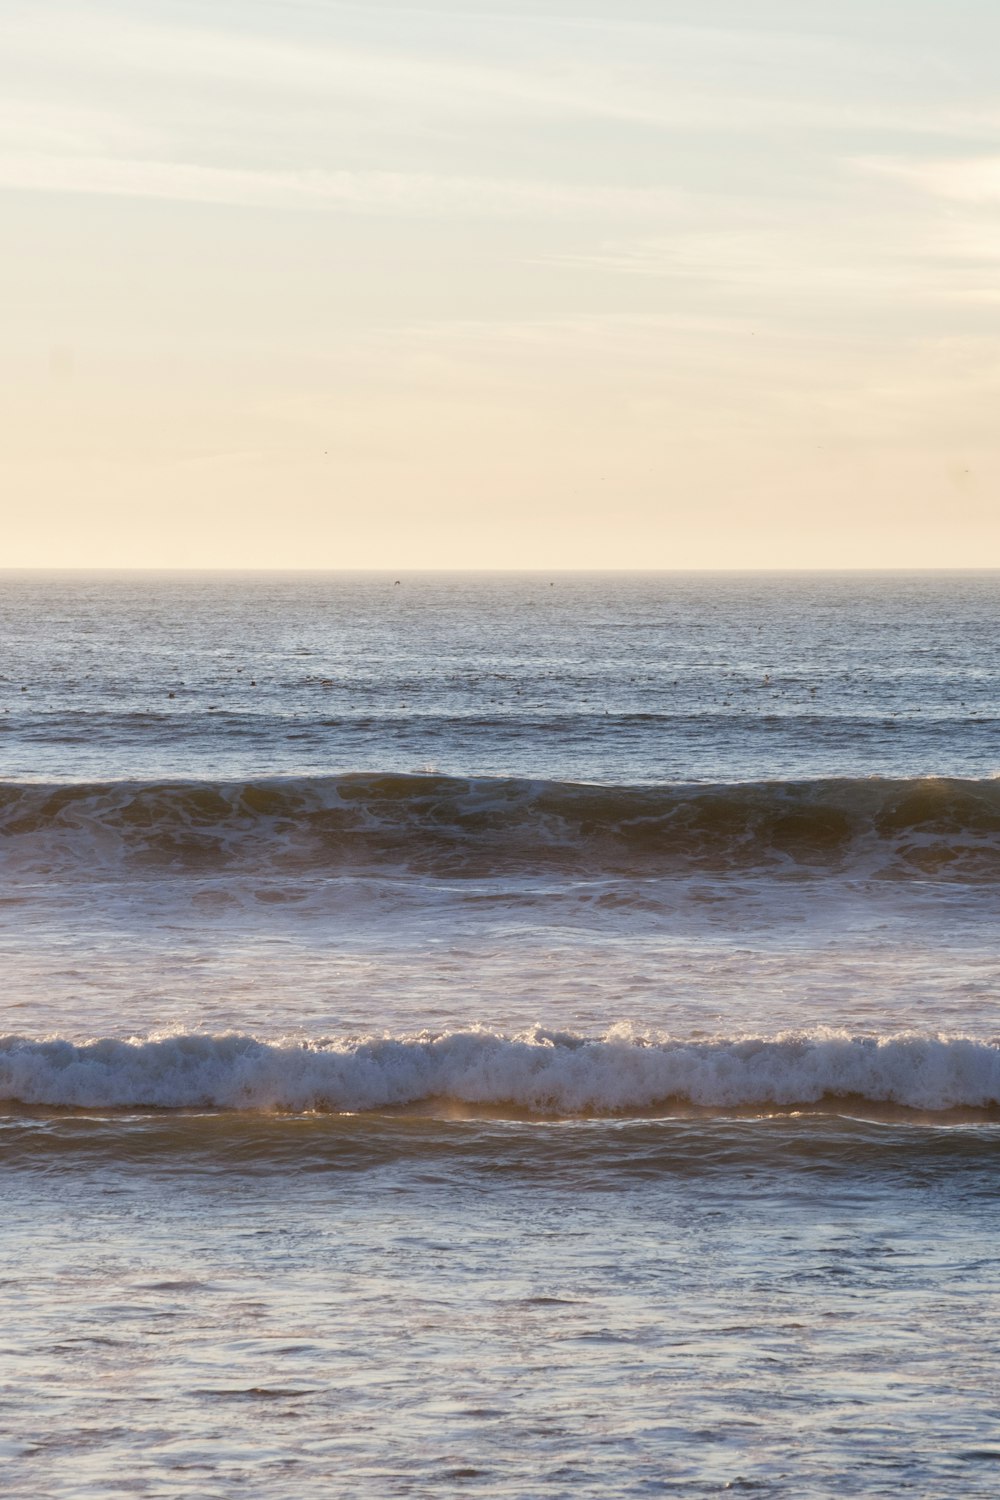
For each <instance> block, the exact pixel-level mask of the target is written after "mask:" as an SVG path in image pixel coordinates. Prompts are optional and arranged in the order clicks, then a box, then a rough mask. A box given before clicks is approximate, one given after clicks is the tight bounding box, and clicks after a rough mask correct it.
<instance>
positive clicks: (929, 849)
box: [0, 773, 1000, 880]
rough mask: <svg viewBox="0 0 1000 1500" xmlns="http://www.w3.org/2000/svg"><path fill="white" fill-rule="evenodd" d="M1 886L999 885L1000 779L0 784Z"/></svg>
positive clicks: (385, 778) (419, 778)
mask: <svg viewBox="0 0 1000 1500" xmlns="http://www.w3.org/2000/svg"><path fill="white" fill-rule="evenodd" d="M0 859H2V860H3V862H4V866H5V868H6V869H7V870H8V871H9V872H14V873H16V872H18V871H24V872H28V873H35V874H37V873H42V874H60V873H66V872H72V871H74V870H75V871H77V872H82V873H85V874H90V873H91V872H101V871H104V872H107V873H133V872H136V871H141V870H144V869H149V870H155V871H162V870H176V871H189V872H206V871H207V872H214V871H220V870H225V869H229V868H234V869H238V868H247V867H250V868H255V869H262V868H266V869H268V870H273V871H276V872H284V871H287V872H296V873H301V872H307V871H319V872H324V871H331V872H336V871H340V870H345V869H347V870H350V869H355V868H384V867H387V866H391V867H393V868H399V869H405V870H411V871H415V872H418V873H420V872H430V873H435V874H445V875H474V876H482V875H489V874H493V873H505V872H523V871H531V870H536V869H537V870H543V871H544V870H549V869H564V870H568V871H572V872H579V873H585V874H587V873H593V874H600V873H601V872H609V873H620V872H622V873H630V872H633V871H634V872H642V873H647V872H652V873H656V872H662V873H671V872H675V871H677V872H685V871H699V870H705V871H726V870H739V871H743V870H747V871H751V870H763V871H768V872H779V873H795V872H811V871H819V872H825V871H845V872H858V873H870V874H873V875H882V876H887V877H890V878H901V877H907V876H910V877H918V878H934V879H959V880H965V879H969V880H977V879H993V878H996V877H997V876H1000V781H998V780H985V781H971V780H970V781H963V780H956V779H946V778H925V779H919V780H882V779H879V778H874V777H873V778H868V779H843V780H825V781H790V782H753V783H733V784H721V785H713V786H704V785H673V786H637V787H614V786H598V785H585V784H574V783H566V782H552V781H524V780H513V779H510V780H504V779H489V778H484V779H464V778H456V777H447V776H441V775H429V774H428V775H413V776H405V775H375V774H367V773H366V774H354V775H343V776H330V777H303V778H283V779H277V778H276V779H271V780H259V781H245V782H217V783H212V782H162V783H155V782H108V783H94V784H84V785H40V784H31V783H6V784H2V785H0Z"/></svg>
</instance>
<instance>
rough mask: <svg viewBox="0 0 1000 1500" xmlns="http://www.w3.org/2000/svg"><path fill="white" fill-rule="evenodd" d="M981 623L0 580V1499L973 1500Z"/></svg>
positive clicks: (535, 596)
mask: <svg viewBox="0 0 1000 1500" xmlns="http://www.w3.org/2000/svg"><path fill="white" fill-rule="evenodd" d="M998 615H1000V574H995V573H989V572H983V573H962V574H944V573H922V574H902V573H897V574H872V573H866V574H832V573H831V574H811V575H805V574H774V575H762V574H754V575H749V574H748V575H736V574H718V575H709V574H635V575H621V574H591V575H582V574H580V575H572V574H569V575H568V574H553V575H546V574H541V573H538V574H524V575H488V574H440V575H430V574H408V573H405V574H400V575H394V574H320V573H316V574H285V575H281V574H255V575H250V574H246V575H237V574H226V575H208V574H163V575H155V574H138V573H137V574H114V573H108V574H73V573H62V574H51V575H46V574H41V573H7V574H0V870H2V880H0V957H2V963H3V976H4V984H3V1003H4V1011H5V1015H4V1022H3V1028H2V1030H3V1035H2V1036H0V1180H2V1185H3V1199H2V1202H3V1223H4V1232H3V1235H2V1236H0V1310H2V1328H0V1346H2V1350H3V1361H2V1367H0V1462H2V1464H3V1466H4V1470H5V1475H4V1481H3V1482H4V1492H5V1494H6V1495H9V1496H11V1497H12V1500H20V1497H24V1500H48V1497H56V1496H58V1497H60V1500H62V1497H84V1496H86V1497H102V1500H103V1497H106V1496H109V1495H116V1494H128V1495H138V1496H151V1497H152V1496H155V1497H167V1496H171V1495H177V1496H184V1497H189V1496H196V1497H199V1500H201V1497H204V1500H216V1497H218V1500H229V1497H235V1496H237V1495H239V1496H245V1495H247V1494H252V1495H262V1496H263V1495H266V1496H267V1497H268V1500H286V1497H287V1500H314V1497H321V1496H322V1497H328V1496H332V1495H336V1496H341V1495H343V1496H345V1497H346V1496H350V1497H359V1500H381V1497H387V1496H408V1497H409V1496H412V1497H430V1496H434V1497H442V1496H449V1497H450V1496H456V1495H470V1496H482V1497H492V1500H501V1497H502V1500H511V1497H536V1496H537V1497H552V1500H556V1497H573V1500H586V1497H595V1500H596V1497H601V1500H606V1497H607V1496H609V1495H614V1496H649V1495H660V1494H671V1493H677V1494H682V1495H685V1496H716V1495H722V1494H730V1493H735V1494H741V1493H747V1494H752V1495H754V1496H761V1497H787V1500H811V1497H827V1496H833V1495H837V1496H844V1495H864V1496H875V1495H887V1496H888V1495H891V1496H894V1497H896V1496H899V1495H900V1494H912V1495H914V1496H920V1497H938V1496H939V1497H954V1496H957V1495H962V1496H966V1495H970V1496H976V1495H981V1496H993V1495H996V1494H997V1493H998V1490H1000V1335H998V1333H997V1327H998V1323H1000V1284H998V1277H997V1275H996V1270H995V1265H996V1244H997V1242H998V1236H1000V1171H998V1169H1000V953H998V947H1000V945H998V933H1000V778H998V771H1000V631H998V629H997V621H998Z"/></svg>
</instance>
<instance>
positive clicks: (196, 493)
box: [0, 0, 1000, 569]
mask: <svg viewBox="0 0 1000 1500" xmlns="http://www.w3.org/2000/svg"><path fill="white" fill-rule="evenodd" d="M998 55H1000V6H998V5H997V4H996V0H949V3H948V4H945V3H944V0H837V3H836V4H833V3H830V0H824V3H822V4H821V3H818V0H535V3H528V0H461V3H449V0H442V3H440V4H436V5H432V4H415V3H387V0H362V3H358V4H339V3H334V0H233V3H230V0H197V3H195V0H191V3H188V0H169V3H168V0H106V3H103V4H94V5H91V4H89V3H85V0H74V3H65V4H60V3H52V0H4V3H3V6H2V8H0V286H2V287H3V288H4V292H5V295H4V316H3V324H2V329H3V331H2V342H0V432H2V443H0V497H2V498H0V507H2V509H0V519H2V523H3V525H2V532H0V535H2V539H3V545H2V547H0V565H2V566H7V567H20V566H28V567H156V568H167V567H209V568H216V567H232V568H258V567H286V568H298V567H309V568H350V567H371V568H392V569H397V568H398V569H403V568H450V567H474V568H545V569H555V568H769V567H774V568H786V567H804V568H812V567H836V568H841V567H904V568H906V567H937V566H946V567H966V566H969V567H988V566H1000V421H998V417H1000V85H998V84H997V70H996V58H997V56H998Z"/></svg>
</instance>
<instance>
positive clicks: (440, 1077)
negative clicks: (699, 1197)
mask: <svg viewBox="0 0 1000 1500" xmlns="http://www.w3.org/2000/svg"><path fill="white" fill-rule="evenodd" d="M0 1099H2V1100H4V1101H5V1102H7V1103H8V1104H19V1105H36V1106H46V1107H55V1108H79V1109H125V1108H128V1109H146V1108H151V1109H220V1110H263V1111H295V1112H299V1111H313V1110H315V1111H326V1112H331V1113H347V1112H351V1113H354V1112H364V1111H379V1110H385V1109H395V1108H401V1107H413V1106H419V1105H421V1104H427V1103H430V1102H432V1101H437V1102H443V1101H449V1102H451V1103H452V1104H458V1105H465V1106H482V1107H491V1108H494V1109H498V1110H503V1109H508V1110H509V1109H516V1110H522V1111H528V1112H534V1113H541V1114H550V1115H551V1114H555V1115H560V1116H569V1117H586V1116H594V1115H602V1114H615V1113H637V1112H642V1111H648V1110H655V1109H657V1108H665V1107H666V1106H668V1105H670V1104H672V1103H673V1104H676V1103H684V1104H687V1105H692V1106H696V1107H699V1108H703V1109H708V1110H720V1111H724V1110H733V1109H740V1108H761V1107H765V1108H766V1107H772V1106H773V1107H794V1106H809V1105H817V1104H821V1103H822V1102H823V1101H831V1100H832V1101H835V1100H838V1099H839V1100H843V1099H853V1100H862V1101H866V1102H867V1103H870V1104H878V1105H893V1106H897V1107H901V1108H904V1109H910V1110H921V1111H931V1112H938V1111H954V1110H994V1109H996V1108H997V1107H1000V1043H994V1042H977V1041H974V1040H971V1039H968V1038H950V1039H949V1038H945V1037H938V1036H931V1035H923V1034H912V1033H911V1034H907V1035H901V1036H894V1037H868V1036H864V1037H857V1036H851V1035H849V1034H848V1033H846V1032H826V1031H823V1032H814V1033H799V1034H786V1035H782V1036H778V1037H776V1038H772V1039H767V1038H760V1037H750V1038H746V1037H744V1038H738V1039H735V1038H715V1039H713V1040H710V1041H703V1042H702V1041H698V1042H694V1041H676V1040H671V1039H670V1038H661V1039H655V1040H654V1039H650V1038H645V1037H638V1036H635V1035H633V1034H632V1033H631V1032H630V1031H629V1030H627V1029H626V1028H619V1029H615V1030H612V1031H610V1032H608V1033H607V1034H606V1035H605V1036H603V1037H599V1038H587V1037H584V1036H579V1035H575V1034H573V1033H568V1032H560V1033H551V1032H543V1031H541V1030H537V1029H536V1030H534V1031H532V1032H527V1033H524V1034H522V1035H518V1036H504V1035H500V1034H497V1033H494V1032H489V1031H485V1030H478V1029H476V1030H469V1031H458V1032H451V1033H445V1034H443V1035H439V1036H427V1035H424V1036H420V1037H409V1038H407V1037H379V1038H367V1039H364V1040H344V1041H331V1042H325V1043H320V1044H314V1043H291V1042H285V1043H267V1042H264V1041H261V1040H258V1039H257V1038H255V1037H252V1036H246V1035H239V1034H231V1035H224V1036H207V1035H202V1034H197V1033H195V1034H184V1035H174V1036H167V1037H155V1038H152V1039H149V1040H138V1039H134V1040H128V1041H122V1040H115V1039H111V1038H105V1039H101V1040H96V1041H90V1042H86V1043H75V1042H71V1041H68V1040H64V1039H58V1038H57V1039H50V1040H46V1041H36V1040H30V1039H27V1038H24V1037H17V1036H8V1037H5V1038H3V1039H0Z"/></svg>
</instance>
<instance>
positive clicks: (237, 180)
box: [0, 153, 678, 218]
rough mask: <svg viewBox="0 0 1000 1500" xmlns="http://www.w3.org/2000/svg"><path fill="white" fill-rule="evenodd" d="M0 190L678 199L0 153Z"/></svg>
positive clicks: (656, 204)
mask: <svg viewBox="0 0 1000 1500" xmlns="http://www.w3.org/2000/svg"><path fill="white" fill-rule="evenodd" d="M0 186H3V187H7V188H16V189H19V190H22V191H32V192H50V193H92V194H109V195H113V196H119V197H135V198H165V199H174V200H176V201H185V202H192V203H218V204H233V205H248V206H255V207H262V208H300V209H323V208H328V209H341V210H350V211H354V212H359V213H383V214H393V213H406V214H416V215H442V216H449V215H456V214H458V215H464V216H473V217H486V218H494V217H508V216H519V215H528V216H530V217H532V218H547V217H556V218H560V217H562V218H577V217H584V218H586V217H588V216H591V215H594V214H598V215H606V214H609V213H613V214H616V215H623V214H624V215H629V216H632V217H638V218H643V217H650V216H653V217H655V216H660V215H662V214H663V213H664V212H666V211H669V210H672V209H674V208H676V206H677V203H678V195H676V194H674V193H671V192H669V191H667V190H659V189H642V188H627V187H616V186H614V185H611V186H605V185H601V184H592V185H583V186H573V185H569V184H566V183H547V182H532V181H522V180H517V179H509V178H487V177H477V178H471V177H470V178H464V177H447V176H436V175H433V174H428V173H417V172H375V171H371V172H355V171H340V172H327V171H319V170H311V169H303V170H301V171H266V170H249V169H242V168H231V167H214V166H203V165H201V164H199V163H195V162H176V161H156V160H149V159H141V158H139V159H129V158H125V157H115V156H104V157H101V156H77V155H70V154H61V155H57V154H55V153H51V154H43V153H18V154H14V153H10V154H6V155H0Z"/></svg>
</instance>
